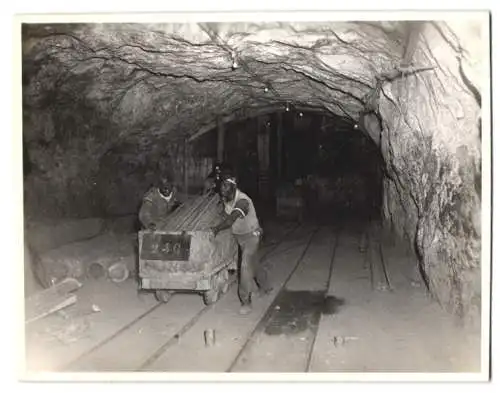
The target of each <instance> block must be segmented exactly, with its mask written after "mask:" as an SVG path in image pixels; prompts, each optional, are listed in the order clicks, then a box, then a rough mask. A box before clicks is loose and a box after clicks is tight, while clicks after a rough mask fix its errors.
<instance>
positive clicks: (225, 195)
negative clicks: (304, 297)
mask: <svg viewBox="0 0 500 393" xmlns="http://www.w3.org/2000/svg"><path fill="white" fill-rule="evenodd" d="M220 195H221V198H222V202H223V205H224V212H223V215H224V218H223V220H222V221H221V222H220V223H219V224H218V225H217V226H215V227H213V228H212V232H213V234H214V236H217V234H218V233H219V232H220V231H222V230H225V229H229V228H231V232H232V234H233V235H234V237H235V239H236V241H237V243H238V245H239V247H240V249H241V266H240V272H239V273H240V279H239V286H238V296H239V298H240V301H241V305H242V307H241V310H240V313H241V314H248V313H249V312H251V310H252V303H251V301H252V299H251V297H252V293H256V292H258V290H260V293H261V294H262V293H263V294H267V293H269V292H270V291H271V289H272V288H271V287H270V286H269V283H268V279H267V273H266V271H265V269H264V268H263V266H261V265H260V264H259V263H258V261H257V260H256V257H257V251H258V249H259V244H260V241H261V237H262V229H261V227H260V223H259V219H258V218H257V213H256V211H255V207H254V204H253V202H252V200H251V198H250V197H249V196H248V195H246V194H245V193H244V192H242V191H241V190H240V189H238V185H237V182H236V178H235V177H234V176H232V175H231V174H230V173H222V175H221V186H220ZM256 284H257V286H258V287H257V286H256Z"/></svg>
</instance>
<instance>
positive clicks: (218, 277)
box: [138, 195, 238, 305]
mask: <svg viewBox="0 0 500 393" xmlns="http://www.w3.org/2000/svg"><path fill="white" fill-rule="evenodd" d="M219 200H220V199H219V196H218V195H203V196H200V197H197V198H194V199H192V200H190V201H188V202H186V203H184V204H183V205H181V206H180V207H178V208H177V209H176V210H175V211H174V212H173V213H172V214H171V215H169V216H168V217H167V218H166V219H165V220H164V222H163V223H162V224H160V225H158V226H157V228H156V229H155V230H147V229H145V230H141V231H139V269H138V272H139V281H140V286H141V289H144V290H153V291H155V294H156V298H157V299H158V300H159V301H162V302H167V301H168V300H169V299H170V297H171V296H172V294H173V293H175V292H198V293H201V294H202V295H203V300H204V302H205V304H207V305H209V304H212V303H215V302H216V301H217V300H218V299H219V297H220V295H221V294H223V293H226V292H227V290H228V288H229V280H230V275H229V270H232V269H234V270H236V267H237V260H238V246H237V244H236V241H235V239H234V237H233V236H232V235H231V233H230V231H223V232H220V233H219V234H218V235H217V237H215V238H214V237H213V235H212V234H211V231H210V228H211V227H212V226H214V225H216V224H218V223H219V221H220V219H221V212H222V206H221V205H220V203H219Z"/></svg>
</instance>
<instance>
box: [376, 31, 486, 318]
mask: <svg viewBox="0 0 500 393" xmlns="http://www.w3.org/2000/svg"><path fill="white" fill-rule="evenodd" d="M449 29H450V27H449V26H447V25H445V24H441V25H440V24H436V25H427V26H424V27H423V29H422V33H421V34H422V38H421V41H420V44H419V45H418V46H417V48H416V50H415V53H414V58H413V61H414V62H416V63H418V64H421V65H423V66H426V65H428V66H431V65H434V66H436V65H438V66H437V67H436V68H435V70H434V72H432V73H426V72H423V73H421V74H420V75H415V76H407V77H404V76H403V77H402V78H400V79H398V80H397V81H394V82H393V83H392V84H390V85H387V86H384V87H383V91H382V92H381V96H380V114H381V117H382V119H383V121H382V133H381V149H382V152H383V154H384V157H385V160H386V162H387V163H388V166H389V168H388V169H389V170H388V172H389V174H390V178H389V179H387V181H386V194H387V202H388V209H387V210H388V213H389V215H390V219H391V221H392V223H393V224H394V227H395V229H396V231H397V232H398V233H399V234H400V235H401V236H405V237H407V238H408V239H409V240H410V241H411V242H412V245H413V247H414V250H415V251H416V254H417V256H418V257H419V260H420V263H421V268H422V270H423V272H424V274H425V275H426V276H427V278H428V284H429V286H430V289H431V291H432V293H433V294H435V295H436V298H437V299H438V300H439V301H440V302H441V303H442V304H443V305H444V306H445V307H447V308H448V309H449V310H452V311H453V312H454V313H456V314H458V315H460V316H465V315H469V316H471V315H473V314H475V313H477V312H479V310H480V299H481V289H480V283H481V269H480V261H481V242H480V239H481V134H480V133H481V130H480V105H481V102H480V97H478V96H477V94H476V93H477V92H476V91H474V89H471V88H470V85H472V86H474V84H472V83H471V82H470V80H469V79H468V78H471V79H474V74H470V75H469V76H466V75H465V72H464V71H463V69H459V68H462V65H461V63H462V62H463V60H462V59H461V57H462V56H463V55H464V53H465V52H466V51H467V50H471V51H472V52H468V53H469V55H472V56H473V57H474V50H475V47H474V45H473V44H471V43H472V42H474V40H478V41H479V40H480V36H479V31H477V30H475V29H474V28H472V29H470V30H465V31H464V30H462V31H460V30H459V29H457V30H458V34H455V33H453V32H452V31H451V30H449ZM476 48H477V46H476ZM475 54H476V56H477V52H476V53H475ZM478 57H479V56H478ZM476 83H477V82H476ZM396 135H399V139H398V137H396ZM402 135H404V136H405V137H402Z"/></svg>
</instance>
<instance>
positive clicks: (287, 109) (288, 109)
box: [285, 104, 290, 112]
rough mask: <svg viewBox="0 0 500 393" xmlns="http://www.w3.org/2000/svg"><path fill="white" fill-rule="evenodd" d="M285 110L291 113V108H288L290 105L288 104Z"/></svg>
mask: <svg viewBox="0 0 500 393" xmlns="http://www.w3.org/2000/svg"><path fill="white" fill-rule="evenodd" d="M285 110H286V111H287V112H290V107H289V106H288V104H286V106H285Z"/></svg>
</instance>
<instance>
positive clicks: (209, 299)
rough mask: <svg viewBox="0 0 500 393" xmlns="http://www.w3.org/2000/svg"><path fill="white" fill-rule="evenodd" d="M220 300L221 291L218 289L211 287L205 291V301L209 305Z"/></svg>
mask: <svg viewBox="0 0 500 393" xmlns="http://www.w3.org/2000/svg"><path fill="white" fill-rule="evenodd" d="M217 300H219V291H218V290H217V289H209V290H208V291H205V292H203V301H204V302H205V304H206V305H207V306H209V305H211V304H214V303H215V302H217Z"/></svg>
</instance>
